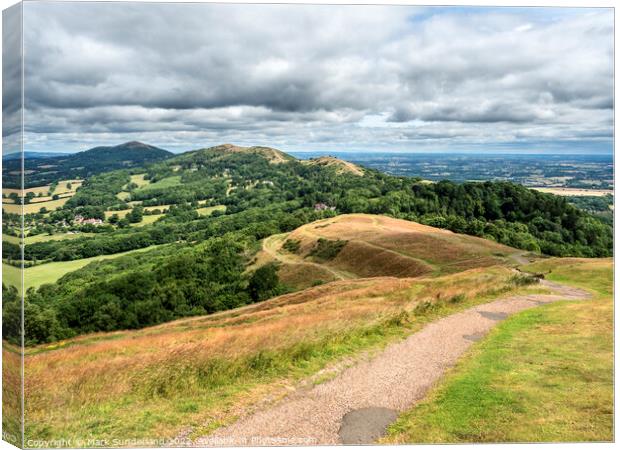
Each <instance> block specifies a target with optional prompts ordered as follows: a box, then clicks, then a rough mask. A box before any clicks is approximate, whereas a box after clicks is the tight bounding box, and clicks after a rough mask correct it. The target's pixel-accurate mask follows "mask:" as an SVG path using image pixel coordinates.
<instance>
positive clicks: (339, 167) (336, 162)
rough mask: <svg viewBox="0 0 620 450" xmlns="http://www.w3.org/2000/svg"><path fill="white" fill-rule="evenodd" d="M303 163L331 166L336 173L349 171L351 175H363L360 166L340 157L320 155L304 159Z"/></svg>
mask: <svg viewBox="0 0 620 450" xmlns="http://www.w3.org/2000/svg"><path fill="white" fill-rule="evenodd" d="M305 164H308V165H315V166H322V167H331V168H334V169H335V170H336V173H338V174H343V173H350V174H353V175H358V176H360V177H361V176H364V171H363V170H362V168H361V167H359V166H357V165H355V164H353V163H351V162H348V161H343V160H342V159H339V158H336V157H335V156H320V157H318V158H312V159H309V160H308V161H305Z"/></svg>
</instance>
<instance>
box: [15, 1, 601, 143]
mask: <svg viewBox="0 0 620 450" xmlns="http://www.w3.org/2000/svg"><path fill="white" fill-rule="evenodd" d="M24 29H25V37H24V48H25V55H26V56H25V58H26V59H25V89H26V91H25V105H26V113H25V117H26V128H25V129H26V135H25V149H27V150H40V151H76V150H84V149H87V148H89V147H92V146H95V145H102V144H117V143H120V142H124V141H128V140H140V141H143V142H147V143H151V144H154V145H158V146H160V147H163V148H167V149H170V150H173V151H183V150H189V149H195V148H200V147H205V146H210V145H215V144H218V143H223V142H232V143H236V144H240V145H256V144H261V145H269V146H273V147H277V148H281V149H283V150H289V151H291V150H351V151H354V150H355V151H373V150H381V151H386V150H387V151H451V150H452V151H477V152H479V151H487V152H498V151H500V152H501V151H532V152H554V153H561V152H579V153H588V152H599V153H600V152H603V153H605V152H611V150H612V145H613V142H612V139H613V136H612V135H613V12H612V10H611V9H562V8H555V9H545V8H529V9H528V8H521V9H514V8H463V7H460V8H413V7H398V6H394V7H385V6H380V7H373V6H303V5H297V6H294V5H205V4H202V5H201V4H140V3H135V4H126V3H125V4H115V3H102V4H93V3H36V2H29V3H25V4H24ZM5 134H6V133H5Z"/></svg>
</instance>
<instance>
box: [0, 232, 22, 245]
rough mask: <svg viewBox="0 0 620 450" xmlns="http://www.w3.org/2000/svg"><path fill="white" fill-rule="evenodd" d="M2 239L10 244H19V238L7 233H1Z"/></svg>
mask: <svg viewBox="0 0 620 450" xmlns="http://www.w3.org/2000/svg"><path fill="white" fill-rule="evenodd" d="M2 240H3V241H4V242H10V243H11V244H18V245H19V238H18V237H17V236H9V235H8V234H3V235H2Z"/></svg>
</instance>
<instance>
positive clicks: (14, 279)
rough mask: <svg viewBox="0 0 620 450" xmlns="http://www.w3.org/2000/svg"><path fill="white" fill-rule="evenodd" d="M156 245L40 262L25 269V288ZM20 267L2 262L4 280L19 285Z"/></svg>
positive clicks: (50, 281) (52, 280) (49, 281)
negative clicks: (81, 257) (92, 263)
mask: <svg viewBox="0 0 620 450" xmlns="http://www.w3.org/2000/svg"><path fill="white" fill-rule="evenodd" d="M156 247H157V246H156V245H153V246H150V247H145V248H141V249H139V250H131V251H128V252H123V253H115V254H112V255H102V256H93V257H92V258H84V259H77V260H75V261H60V262H51V263H46V264H40V265H38V266H34V267H28V268H26V269H24V289H26V290H28V288H30V287H35V288H36V287H39V286H41V285H42V284H45V283H54V282H55V281H56V280H58V279H59V278H60V277H62V276H63V275H65V274H67V273H69V272H73V271H74V270H78V269H81V268H82V267H84V266H86V265H87V264H89V263H91V262H93V261H101V260H104V259H111V258H116V257H119V256H123V255H127V254H129V253H133V252H144V251H147V250H152V249H153V248H156ZM19 271H20V269H19V268H17V267H14V266H11V265H9V264H6V263H2V273H3V276H2V278H3V281H4V282H5V283H9V284H12V285H13V286H18V281H19V276H20V273H19Z"/></svg>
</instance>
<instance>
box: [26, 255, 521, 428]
mask: <svg viewBox="0 0 620 450" xmlns="http://www.w3.org/2000/svg"><path fill="white" fill-rule="evenodd" d="M511 277H512V272H511V271H510V270H509V269H506V268H503V267H494V268H488V269H485V270H483V269H475V270H471V271H468V272H464V273H461V274H456V275H451V276H446V277H439V278H417V279H412V278H395V277H382V278H373V279H355V280H342V281H336V282H332V283H329V284H326V285H322V286H317V287H314V288H310V289H307V290H305V291H302V292H297V293H293V294H287V295H284V296H280V297H277V298H274V299H272V300H268V301H265V302H262V303H258V304H253V305H249V306H246V307H243V308H239V309H237V310H232V311H226V312H222V313H218V314H213V315H210V316H204V317H198V318H192V319H185V320H178V321H175V322H171V323H167V324H163V325H159V326H156V327H152V328H147V329H144V330H139V331H126V332H114V333H99V334H94V335H87V336H82V337H79V338H76V339H73V340H68V341H64V342H59V343H56V344H53V345H45V346H39V347H35V348H31V349H29V350H28V352H27V353H28V354H27V356H26V362H25V367H26V369H25V370H26V380H25V381H26V382H25V389H26V408H27V435H28V437H29V438H33V439H37V438H45V437H47V436H54V437H56V438H59V437H65V438H69V437H76V436H84V435H89V436H91V435H95V436H99V437H107V438H110V437H119V436H125V437H136V436H138V435H139V436H143V435H150V436H152V435H153V433H158V434H159V435H162V436H165V437H171V436H174V435H175V434H176V433H177V432H178V431H179V429H180V428H181V426H182V425H188V424H191V425H195V426H199V425H202V424H203V423H204V422H205V421H208V420H209V418H212V417H218V418H219V419H218V420H230V419H231V418H233V417H234V415H235V414H237V413H238V411H237V408H238V407H239V405H245V404H251V403H254V402H255V401H258V400H260V398H262V397H261V396H262V395H264V394H265V392H267V391H269V388H268V385H271V384H273V383H276V384H278V383H280V385H281V383H282V382H283V380H286V379H289V378H290V377H293V378H294V377H295V376H301V375H307V374H309V373H312V372H314V371H316V370H318V369H320V368H321V367H323V366H324V365H325V364H327V363H329V362H331V361H334V360H336V359H337V358H338V357H341V356H344V355H346V354H351V353H352V352H354V351H357V350H358V349H363V348H364V347H365V346H366V347H367V346H368V345H371V344H372V343H375V344H376V343H380V342H383V341H385V340H386V339H388V338H389V337H390V336H391V337H392V338H393V337H394V336H396V335H397V334H398V333H403V332H404V331H405V330H404V329H402V328H401V327H399V326H397V325H394V326H392V325H385V326H384V325H382V324H384V323H391V322H386V321H389V320H391V319H390V318H394V317H397V316H398V315H399V314H402V313H406V312H411V311H413V310H414V308H415V307H416V305H417V304H418V303H419V302H420V301H430V302H437V301H441V300H445V299H449V298H453V297H454V296H457V295H459V294H463V295H464V296H465V297H467V298H474V297H476V296H479V295H482V294H484V293H485V292H488V291H489V290H490V289H496V288H499V287H502V286H508V285H510V278H511ZM390 327H392V328H390ZM364 330H371V332H368V331H364ZM390 330H391V331H390ZM352 333H353V334H352ZM355 333H357V334H355ZM368 333H370V334H368ZM351 336H353V337H351ZM330 349H331V350H330ZM265 358H266V360H267V361H268V362H269V363H268V365H267V366H266V367H265V369H264V370H263V369H262V368H261V367H262V365H261V364H263V362H262V361H263V360H264V359H265ZM265 364H266V363H265ZM257 390H258V392H261V393H262V394H261V396H256V395H257V394H256V392H257ZM187 402H190V403H191V402H193V403H192V404H195V405H196V406H195V407H191V408H190V407H188V409H187V411H179V410H178V409H175V408H174V407H172V410H170V408H171V406H170V405H171V404H174V405H179V404H186V403H187ZM85 405H89V406H88V407H85ZM225 405H229V406H230V405H233V406H234V408H232V409H231V410H228V409H226V408H227V407H226V406H225ZM146 415H148V416H149V417H150V418H151V419H150V422H149V421H147V422H148V423H145V422H144V421H143V418H144V417H145V416H146ZM153 417H157V420H155V419H153Z"/></svg>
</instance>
